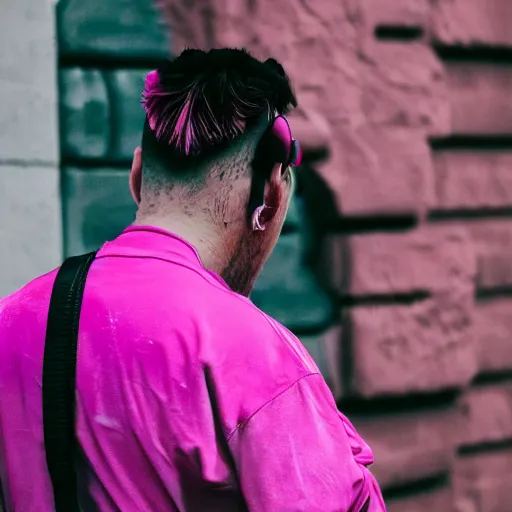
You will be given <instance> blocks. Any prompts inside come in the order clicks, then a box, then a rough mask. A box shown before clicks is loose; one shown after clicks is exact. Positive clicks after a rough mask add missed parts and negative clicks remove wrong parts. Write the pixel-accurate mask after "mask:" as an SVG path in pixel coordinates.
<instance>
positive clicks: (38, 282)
mask: <svg viewBox="0 0 512 512" xmlns="http://www.w3.org/2000/svg"><path fill="white" fill-rule="evenodd" d="M57 272H58V269H55V270H52V271H51V272H48V273H47V274H44V275H42V276H39V277H37V278H36V279H34V280H32V281H30V282H29V283H28V284H26V285H25V286H23V287H22V288H20V289H19V290H16V291H15V292H13V293H11V294H10V295H7V296H5V297H0V322H7V321H8V320H9V319H13V318H15V317H17V316H19V315H21V314H23V313H30V312H32V313H36V312H37V310H38V309H46V310H47V309H48V306H49V302H50V296H51V292H52V287H53V283H54V282H55V277H56V276H57ZM46 312H47V311H46Z"/></svg>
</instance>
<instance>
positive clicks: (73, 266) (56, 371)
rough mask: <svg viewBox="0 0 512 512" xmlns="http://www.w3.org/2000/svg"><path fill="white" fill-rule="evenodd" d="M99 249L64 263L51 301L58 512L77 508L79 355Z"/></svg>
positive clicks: (48, 441) (49, 447)
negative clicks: (87, 283) (82, 315)
mask: <svg viewBox="0 0 512 512" xmlns="http://www.w3.org/2000/svg"><path fill="white" fill-rule="evenodd" d="M95 256H96V252H91V253H89V254H84V255H82V256H74V257H72V258H68V259H66V260H65V261H64V263H63V264H62V266H61V268H60V269H59V271H58V273H57V277H56V279H55V283H54V285H53V290H52V295H51V299H50V310H49V312H48V323H47V327H46V342H45V347H44V360H43V429H44V445H45V450H46V463H47V465H48V472H49V473H50V478H51V481H52V486H53V496H54V500H55V510H56V512H78V511H79V506H78V490H77V471H76V467H75V454H76V450H77V443H76V436H75V388H76V358H77V348H78V327H79V322H80V309H81V306H82V298H83V294H84V289H85V280H86V278H87V273H88V271H89V268H90V266H91V264H92V262H93V260H94V258H95Z"/></svg>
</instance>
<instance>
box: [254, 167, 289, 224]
mask: <svg viewBox="0 0 512 512" xmlns="http://www.w3.org/2000/svg"><path fill="white" fill-rule="evenodd" d="M285 173H286V171H285ZM285 173H283V165H282V164H281V163H278V164H276V165H274V167H273V169H272V172H271V174H270V178H269V180H268V181H267V182H266V183H265V193H264V197H265V202H264V205H263V208H262V209H261V213H260V218H259V222H260V224H261V226H262V227H263V229H265V226H266V224H268V223H269V222H271V221H272V219H274V217H275V216H276V215H277V214H278V212H279V211H280V209H281V206H282V205H283V202H284V201H285V200H286V188H287V186H288V183H287V181H286V175H285Z"/></svg>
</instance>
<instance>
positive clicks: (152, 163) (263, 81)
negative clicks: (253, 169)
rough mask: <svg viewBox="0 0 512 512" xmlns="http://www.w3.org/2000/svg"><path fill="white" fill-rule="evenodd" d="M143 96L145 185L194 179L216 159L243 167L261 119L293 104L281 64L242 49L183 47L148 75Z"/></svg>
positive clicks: (202, 175) (246, 165) (200, 179)
mask: <svg viewBox="0 0 512 512" xmlns="http://www.w3.org/2000/svg"><path fill="white" fill-rule="evenodd" d="M142 102H143V106H144V108H145V111H146V114H147V120H146V124H145V127H144V133H143V141H142V155H143V176H144V180H143V181H144V186H147V187H150V188H154V187H158V188H160V187H165V186H166V185H174V184H175V183H181V184H183V185H186V184H187V183H193V184H194V185H195V186H197V184H198V182H203V180H204V178H205V175H206V174H208V171H209V170H211V168H212V167H217V166H218V165H219V163H220V162H223V163H224V164H225V163H228V165H227V167H228V168H231V169H233V168H234V167H236V168H238V171H240V170H241V169H240V167H244V168H245V169H247V170H248V169H249V168H250V165H249V163H250V162H249V160H250V159H251V156H252V155H251V153H252V152H253V150H254V144H251V142H255V139H257V137H258V134H261V130H259V129H258V127H259V126H260V127H262V129H264V128H265V126H266V123H268V120H269V119H271V118H272V117H274V116H275V115H276V114H285V113H287V112H288V111H289V110H290V108H292V107H295V106H296V99H295V96H294V94H293V91H292V89H291V86H290V83H289V80H288V77H287V76H286V73H285V71H284V69H283V67H282V66H281V65H280V64H279V63H278V62H277V61H276V60H274V59H268V60H266V61H265V62H261V61H259V60H257V59H255V58H254V57H252V56H251V55H250V54H249V53H248V52H247V51H245V50H241V49H240V50H238V49H217V50H210V51H208V52H205V51H202V50H185V51H184V52H183V53H181V54H180V55H179V56H178V57H177V58H176V59H174V60H172V61H170V62H169V63H167V64H166V65H164V66H162V67H161V68H159V69H158V70H156V71H154V72H152V73H150V74H149V75H148V77H147V79H146V87H145V91H144V93H143V99H142ZM229 161H231V163H233V161H235V162H237V165H229ZM194 188H195V187H194Z"/></svg>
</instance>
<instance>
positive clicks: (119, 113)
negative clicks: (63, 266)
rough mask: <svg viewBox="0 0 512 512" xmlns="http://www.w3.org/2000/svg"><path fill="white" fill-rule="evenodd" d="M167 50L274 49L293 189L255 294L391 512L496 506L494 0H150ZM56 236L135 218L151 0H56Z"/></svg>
mask: <svg viewBox="0 0 512 512" xmlns="http://www.w3.org/2000/svg"><path fill="white" fill-rule="evenodd" d="M161 7H162V10H163V13H164V16H165V18H166V19H167V21H168V22H169V24H170V26H171V47H172V49H173V52H179V51H180V50H181V49H182V48H183V47H184V46H185V45H190V46H199V47H204V48H207V47H212V46H226V45H229V46H245V47H247V48H249V49H250V50H251V51H253V52H254V53H255V54H256V55H257V56H260V57H267V56H269V55H274V56H275V57H276V58H278V59H280V60H282V61H283V63H284V64H285V66H286V68H287V70H289V72H290V75H291V77H292V79H293V81H294V84H295V86H296V89H297V92H298V97H299V102H300V105H301V106H300V109H299V111H298V112H296V113H295V114H294V116H293V119H292V124H293V128H294V131H295V132H296V133H297V135H298V138H300V140H301V141H302V142H303V144H304V146H305V149H306V159H305V164H304V166H303V168H302V174H303V176H302V182H303V183H302V185H303V186H302V189H303V190H302V194H301V195H300V196H299V197H296V198H295V199H294V202H293V205H292V209H291V212H290V215H289V217H288V219H287V222H286V226H285V231H284V234H283V236H282V238H281V240H280V242H279V244H278V247H277V249H276V251H275V253H274V254H273V256H272V257H271V259H270V261H269V263H268V264H267V266H266V268H265V270H264V273H263V275H262V276H261V278H260V279H259V281H258V284H257V287H256V289H255V291H254V294H253V300H254V301H255V302H256V303H257V304H258V305H260V306H261V307H262V308H263V309H265V310H266V311H268V312H269V313H270V314H272V315H273V316H275V317H276V318H277V319H279V320H280V321H282V322H283V323H285V324H286V325H288V326H289V327H290V328H292V329H293V330H294V331H295V332H296V333H297V334H298V335H299V336H300V337H301V339H302V340H303V342H304V343H305V345H306V346H307V347H308V349H309V350H310V351H311V353H312V354H313V356H314V357H315V359H316V360H317V361H318V364H319V366H320V368H321V370H322V372H323V373H324V375H325V377H326V379H327V380H328V382H329V384H330V386H331V388H332V389H333V392H334V394H335V396H336V398H337V400H338V401H339V405H340V407H341V408H342V409H343V410H344V412H346V413H347V414H349V415H350V417H351V418H352V419H353V420H354V423H355V424H356V426H357V427H358V428H359V429H360V431H361V433H362V434H363V435H364V436H365V437H366V438H367V440H368V441H369V442H370V444H371V445H372V447H373V449H374V452H375V455H376V458H377V463H376V464H375V466H374V471H375V474H376V475H377V477H378V479H379V481H380V482H381V485H382V486H383V488H384V490H385V494H386V498H387V500H388V503H389V509H390V510H391V511H392V512H393V511H394V512H398V511H403V512H416V511H417V512H427V511H428V512H430V511H440V512H445V511H446V512H448V511H452V510H456V511H458V512H490V511H494V512H498V511H507V510H512V505H509V504H512V488H511V487H510V486H509V485H507V482H506V480H505V478H504V476H503V475H506V474H507V473H510V472H511V471H512V443H511V441H512V350H510V349H511V348H512V341H511V336H512V320H511V318H512V315H511V314H510V312H512V309H511V307H512V299H511V298H510V297H512V294H511V291H512V263H511V262H512V258H510V254H511V249H512V178H511V177H510V176H509V174H510V172H511V171H512V151H511V150H512V102H511V101H510V98H509V97H510V94H507V93H510V91H511V90H512V32H511V31H510V22H511V21H512V3H510V0H488V1H485V0H473V1H472V2H471V3H468V0H437V1H435V0H431V1H429V0H315V2H312V1H311V0H302V1H299V0H283V1H279V2H276V1H275V0H251V1H246V2H242V1H241V0H197V1H196V2H188V1H187V0H180V1H178V0H163V1H162V5H161ZM57 9H58V22H59V43H60V104H61V151H62V162H63V165H62V184H63V187H62V191H63V210H64V239H65V253H66V254H72V253H78V252H82V251H85V250H88V249H92V248H94V247H96V246H97V245H98V244H99V243H101V242H102V241H103V240H105V239H108V238H111V237H113V236H115V235H116V234H117V233H118V232H119V231H120V230H121V229H122V227H123V226H124V225H125V224H126V223H127V222H129V221H130V220H131V218H132V216H133V213H134V207H133V206H132V203H131V200H130V198H129V193H128V190H127V187H126V180H127V173H128V168H129V161H130V157H131V154H130V153H131V151H132V150H133V148H134V146H135V145H136V144H137V143H138V139H139V136H140V135H139V134H140V128H141V123H142V113H141V110H140V108H139V107H138V97H139V93H140V90H141V87H142V76H143V74H144V73H145V72H146V71H147V69H149V68H151V67H153V66H154V65H156V64H157V63H158V62H159V61H160V60H161V59H162V58H164V57H165V55H166V52H167V48H169V42H168V41H167V40H166V34H167V31H166V30H165V29H164V28H163V27H162V26H161V24H160V23H159V21H158V17H157V14H156V12H155V10H154V9H153V8H151V6H150V4H149V3H148V2H147V1H143V0H137V1H133V0H132V1H131V2H130V3H129V5H128V3H127V2H124V1H122V0H116V1H113V0H111V1H110V2H109V3H108V6H107V4H105V2H100V1H99V0H88V1H87V2H84V1H83V0H80V1H79V0H63V1H61V2H59V3H58V4H57Z"/></svg>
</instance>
